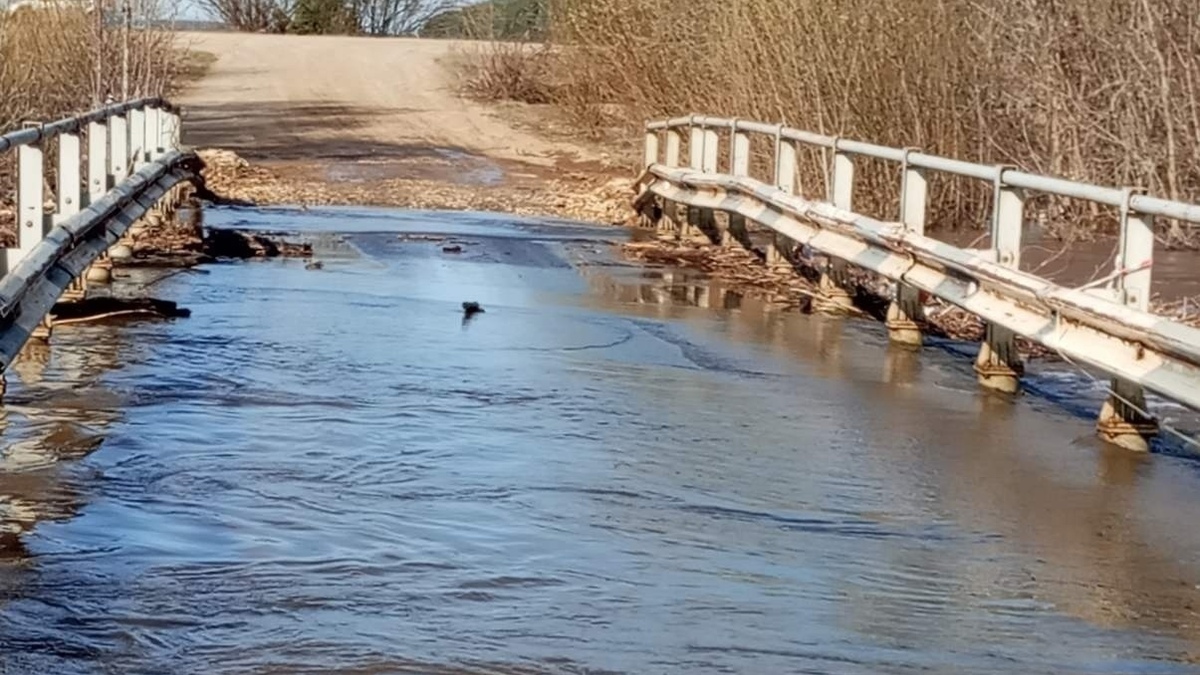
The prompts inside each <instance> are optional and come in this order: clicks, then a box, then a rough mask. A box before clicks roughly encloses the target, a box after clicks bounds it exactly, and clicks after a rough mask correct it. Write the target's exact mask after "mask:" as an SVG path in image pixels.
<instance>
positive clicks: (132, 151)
mask: <svg viewBox="0 0 1200 675" xmlns="http://www.w3.org/2000/svg"><path fill="white" fill-rule="evenodd" d="M129 157H130V161H129V164H130V167H131V171H130V172H131V173H133V172H136V171H137V170H138V169H140V168H142V167H143V166H145V165H146V111H145V110H143V109H141V108H134V109H133V110H130V111H129Z"/></svg>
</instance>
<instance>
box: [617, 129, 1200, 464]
mask: <svg viewBox="0 0 1200 675" xmlns="http://www.w3.org/2000/svg"><path fill="white" fill-rule="evenodd" d="M751 134H760V135H765V136H766V137H767V138H768V139H769V141H770V142H771V144H772V147H773V150H772V154H773V159H774V162H773V166H774V169H773V173H774V175H773V178H772V182H773V184H767V183H764V182H762V181H758V180H755V179H753V178H751V177H750V176H749V173H750V149H751V142H750V137H751ZM685 138H686V139H687V146H688V150H689V157H688V162H687V165H686V166H681V158H680V154H681V150H682V147H683V145H684V139H685ZM723 142H724V143H727V144H728V145H727V146H726V147H722V143H723ZM805 146H813V147H817V148H822V149H824V150H825V151H826V152H827V154H828V156H829V163H828V166H829V169H828V174H827V177H826V186H825V189H824V195H823V198H822V199H820V200H817V199H814V198H812V197H811V196H803V195H802V194H800V193H802V192H803V190H801V187H800V185H799V184H798V181H797V155H798V150H799V149H801V148H803V147H805ZM722 155H724V156H725V157H727V161H728V165H727V166H726V167H724V170H722V167H720V166H718V163H719V161H720V158H721V157H722ZM857 157H869V158H874V159H880V160H886V161H893V162H896V163H898V164H899V165H900V168H901V199H900V214H899V215H900V218H899V220H898V221H886V222H885V221H881V220H877V219H874V218H871V217H868V216H864V215H861V214H858V213H855V212H854V211H853V205H852V203H851V195H852V194H853V186H854V169H855V158H857ZM644 164H645V165H646V167H647V169H646V172H645V173H644V174H643V176H642V177H641V179H639V186H640V187H641V189H642V192H641V196H640V197H639V199H638V201H637V206H638V208H639V209H643V210H645V209H646V207H647V206H649V205H650V204H651V202H652V201H653V199H654V198H658V199H661V200H665V201H666V202H668V203H672V202H673V203H680V204H686V205H687V206H689V207H692V209H700V210H702V211H704V212H710V213H711V212H712V211H721V212H725V213H728V214H730V217H731V220H730V223H729V225H728V226H726V227H732V226H734V225H735V224H736V223H737V222H738V219H743V218H744V219H748V220H750V221H753V222H757V223H759V224H761V225H763V226H765V227H767V228H770V229H771V230H773V231H774V232H775V233H776V235H778V237H779V238H781V239H782V241H783V243H784V244H785V245H787V244H789V243H790V242H795V243H798V244H802V245H806V246H808V247H810V248H811V249H812V250H813V251H816V252H818V253H820V254H822V255H823V256H825V257H827V258H828V259H829V261H830V264H829V266H828V267H827V268H826V270H827V271H826V273H825V274H824V275H823V277H822V283H821V287H822V289H823V290H829V291H832V292H834V293H837V292H839V289H838V286H839V282H840V281H842V280H843V278H844V277H841V276H840V275H839V269H842V270H844V266H845V264H852V265H854V266H857V267H860V268H863V269H866V270H869V271H871V272H874V273H876V274H879V275H881V276H883V277H885V278H887V279H890V280H892V281H895V282H897V297H896V298H895V300H894V301H893V305H892V308H891V310H890V311H889V317H888V328H889V334H890V335H891V336H892V337H893V339H894V340H896V341H898V342H907V343H914V342H915V343H918V344H919V342H920V336H919V332H917V333H916V338H915V339H914V337H913V333H914V330H915V324H914V323H913V322H912V321H911V319H910V317H917V316H918V314H917V313H918V312H920V311H921V308H920V306H919V303H918V302H917V300H916V297H917V294H916V291H925V292H927V293H930V294H932V295H934V296H937V297H939V298H941V299H942V300H944V301H946V302H949V303H951V304H954V305H957V306H959V307H961V308H963V309H966V310H968V311H970V312H972V313H974V314H976V315H978V316H980V317H981V318H983V319H984V320H985V321H986V322H987V325H988V330H987V337H986V339H985V341H984V343H983V344H982V345H981V348H980V354H979V358H978V359H977V362H976V372H977V373H978V375H979V377H980V382H981V383H982V384H983V385H985V386H989V387H993V388H996V389H1001V390H1005V391H1010V392H1011V391H1016V389H1017V382H1018V378H1019V376H1020V375H1021V374H1022V372H1023V367H1022V364H1021V362H1020V358H1019V356H1018V352H1017V349H1016V345H1015V337H1016V336H1017V335H1021V336H1024V337H1026V338H1029V339H1031V340H1033V341H1035V342H1038V343H1040V344H1042V345H1045V346H1047V347H1049V348H1050V349H1053V350H1055V351H1057V352H1058V353H1059V354H1060V355H1062V356H1064V357H1066V358H1068V359H1069V360H1072V361H1074V362H1077V363H1083V364H1088V365H1091V366H1094V367H1096V368H1098V369H1100V370H1102V371H1105V372H1107V373H1109V374H1111V375H1112V376H1113V378H1114V380H1113V387H1112V389H1111V396H1110V400H1109V403H1107V404H1106V406H1105V410H1104V411H1102V413H1101V420H1100V426H1099V428H1100V431H1101V433H1102V435H1104V436H1105V437H1106V438H1107V439H1109V440H1111V441H1113V442H1116V443H1118V444H1121V445H1125V446H1128V447H1135V448H1144V447H1145V439H1146V438H1148V437H1149V436H1152V435H1153V434H1154V433H1155V432H1156V430H1157V426H1156V424H1155V423H1154V421H1153V419H1152V418H1151V417H1150V415H1149V414H1148V413H1147V412H1146V410H1145V408H1146V405H1145V396H1144V392H1143V387H1145V388H1147V389H1150V390H1152V391H1155V392H1157V393H1160V394H1162V395H1163V396H1166V397H1168V398H1171V399H1174V400H1176V401H1179V402H1182V403H1184V404H1187V405H1189V406H1191V407H1193V408H1197V409H1200V330H1196V329H1194V328H1190V327H1188V326H1185V325H1182V324H1178V323H1175V322H1172V321H1169V320H1167V319H1165V318H1163V317H1159V316H1156V315H1154V314H1151V313H1150V312H1149V311H1148V309H1149V300H1150V282H1151V265H1152V261H1153V249H1154V232H1153V227H1154V218H1155V217H1167V218H1174V219H1179V220H1183V221H1187V222H1191V223H1200V205H1195V204H1186V203H1181V202H1173V201H1170V200H1165V199H1159V198H1155V197H1150V196H1147V195H1144V194H1141V193H1140V192H1139V191H1137V190H1134V189H1130V188H1123V189H1118V188H1106V187H1100V186H1095V185H1088V184H1084V183H1078V182H1073V181H1068V180H1062V179H1058V178H1051V177H1046V176H1038V175H1034V174H1030V173H1025V172H1022V171H1018V170H1016V169H1014V168H1012V167H1006V166H985V165H980V164H972V163H969V162H963V161H959V160H954V159H948V158H945V157H938V156H934V155H927V154H924V153H921V152H919V151H917V150H913V149H898V148H889V147H884V146H879V145H872V144H869V143H861V142H857V141H849V140H845V139H841V138H834V137H829V136H824V135H821V134H814V133H810V132H806V131H801V130H798V129H791V128H788V127H784V126H779V125H768V124H762V123H758V122H746V121H742V120H731V119H723V118H716V117H705V116H698V115H692V116H689V117H681V118H676V119H670V120H666V121H660V122H651V123H648V124H647V125H646V135H645V156H644ZM929 171H936V172H942V173H946V174H951V175H954V176H961V177H966V178H973V179H978V180H983V181H988V182H989V183H990V184H991V185H992V187H993V190H994V195H995V198H994V200H993V212H992V219H991V235H992V237H991V247H990V248H989V249H983V250H977V249H976V250H967V249H959V248H956V247H954V246H951V245H949V244H946V243H944V242H939V241H936V240H934V239H931V238H929V237H926V236H924V230H925V218H926V211H927V202H926V200H927V184H928V183H927V173H928V172H929ZM1031 193H1043V194H1051V195H1059V196H1063V197H1070V198H1075V199H1082V200H1088V201H1093V202H1096V203H1100V204H1106V205H1109V206H1114V207H1117V208H1118V209H1119V213H1120V246H1119V250H1118V253H1117V256H1116V259H1115V260H1114V268H1115V269H1114V272H1113V274H1112V275H1110V277H1108V279H1107V286H1106V287H1104V288H1080V289H1071V288H1065V287H1062V286H1059V285H1056V284H1054V283H1053V282H1051V281H1048V280H1046V279H1042V278H1039V277H1037V276H1035V275H1033V274H1029V273H1026V272H1022V271H1019V269H1018V266H1019V262H1020V256H1021V237H1022V230H1023V225H1024V222H1025V218H1024V207H1025V203H1026V201H1027V199H1028V198H1029V195H1030V194H1031ZM711 222H712V224H713V225H715V224H716V221H715V219H711ZM696 224H698V223H688V222H683V223H680V224H679V225H680V227H681V232H682V233H684V234H686V233H687V231H688V229H689V227H691V226H693V225H696ZM721 240H722V241H724V242H729V241H730V238H729V237H728V236H723V237H722V238H721ZM771 248H772V249H775V246H774V245H773V246H772V247H771ZM773 252H774V251H773V250H772V251H769V252H768V258H769V259H770V258H771V254H772V253H773ZM776 255H778V254H777V253H776ZM840 292H841V293H842V297H843V298H845V297H846V295H845V292H844V289H843V290H841V291H840Z"/></svg>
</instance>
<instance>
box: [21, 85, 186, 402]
mask: <svg viewBox="0 0 1200 675" xmlns="http://www.w3.org/2000/svg"><path fill="white" fill-rule="evenodd" d="M85 139H86V143H85V142H84V141H85ZM51 140H53V141H55V145H56V146H57V158H56V162H57V164H56V171H55V175H56V176H57V185H56V186H55V195H56V197H57V203H56V204H55V205H54V206H53V208H51V209H47V208H46V206H45V199H46V195H45V188H44V185H45V179H46V166H45V159H46V158H45V153H46V150H47V146H48V145H49V141H51ZM85 148H86V152H85ZM9 151H15V152H16V153H17V175H16V182H17V189H16V213H15V216H16V227H17V232H16V235H17V241H16V246H14V247H11V248H8V249H7V250H6V251H5V252H4V253H5V255H4V256H3V257H2V258H0V268H2V269H0V272H2V273H3V276H2V277H0V393H2V391H3V379H2V373H3V371H4V370H5V369H7V367H8V365H9V364H10V363H11V362H12V360H13V359H14V358H15V357H16V355H17V353H18V352H19V351H20V349H21V347H22V346H23V345H24V344H25V342H26V340H28V339H29V337H30V336H31V335H35V334H37V332H38V330H39V329H41V330H42V331H43V337H44V338H46V339H48V338H49V326H48V324H47V323H46V322H45V318H46V314H47V312H49V311H50V309H51V308H52V307H53V305H54V303H55V302H56V301H58V300H59V298H60V296H63V294H64V292H65V291H67V290H68V289H74V295H73V296H72V297H82V295H83V293H84V292H85V291H86V285H85V284H84V278H83V275H84V274H85V271H86V270H87V269H88V268H89V266H92V265H93V264H96V265H99V264H100V263H98V262H97V260H98V259H101V258H103V257H104V255H105V253H106V251H107V250H108V249H109V248H110V247H112V246H113V245H114V244H116V243H117V241H118V240H119V239H120V238H121V237H122V236H123V235H124V234H125V233H126V231H127V230H128V229H129V228H130V226H132V225H133V224H134V223H135V222H136V221H138V220H139V219H141V218H143V217H144V216H145V215H146V214H147V213H148V212H149V211H150V210H151V209H152V208H154V207H155V206H156V205H159V204H160V201H161V202H163V204H162V206H164V207H165V206H166V204H167V203H168V202H169V203H170V207H169V208H168V210H170V209H173V208H174V206H175V204H176V202H177V201H178V199H179V198H180V193H179V191H178V190H177V189H176V187H177V186H178V185H179V184H180V183H183V182H185V181H188V180H190V179H192V178H193V177H194V176H195V175H196V172H197V171H198V170H199V160H198V159H197V158H196V156H195V154H193V153H190V152H185V151H183V150H182V149H181V148H180V123H179V115H178V112H177V110H176V108H175V107H174V106H172V105H171V104H170V103H168V102H167V101H165V100H162V99H157V98H148V99H139V100H136V101H128V102H125V103H119V104H116V105H110V106H108V107H105V108H102V109H100V110H96V111H93V112H90V113H87V114H84V115H78V116H75V117H70V118H67V119H63V120H59V121H57V122H53V123H50V124H33V125H27V126H26V128H24V129H21V130H19V131H13V132H11V133H8V134H5V135H3V136H0V154H3V153H5V152H9ZM85 169H86V175H85V174H84V171H85ZM85 178H86V182H85Z"/></svg>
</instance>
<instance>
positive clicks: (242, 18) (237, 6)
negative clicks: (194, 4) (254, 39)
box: [199, 0, 293, 31]
mask: <svg viewBox="0 0 1200 675" xmlns="http://www.w3.org/2000/svg"><path fill="white" fill-rule="evenodd" d="M199 4H200V6H201V7H203V8H204V9H206V10H208V12H209V13H210V14H212V15H214V16H216V17H217V18H219V19H221V20H222V21H224V22H225V23H226V24H227V25H228V26H229V27H230V28H233V29H235V30H241V31H267V30H270V31H277V30H278V25H279V19H280V17H281V16H282V17H287V16H291V14H292V10H293V6H292V0H199Z"/></svg>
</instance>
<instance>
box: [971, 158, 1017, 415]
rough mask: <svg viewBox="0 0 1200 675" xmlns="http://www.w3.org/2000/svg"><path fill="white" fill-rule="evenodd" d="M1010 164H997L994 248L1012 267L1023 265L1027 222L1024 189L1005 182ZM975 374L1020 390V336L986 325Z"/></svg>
mask: <svg viewBox="0 0 1200 675" xmlns="http://www.w3.org/2000/svg"><path fill="white" fill-rule="evenodd" d="M1009 168H1010V167H1007V166H999V167H996V178H995V183H994V197H993V206H992V249H993V250H994V251H995V253H996V262H998V263H999V264H1001V265H1003V266H1005V267H1009V268H1011V269H1019V268H1020V264H1021V232H1022V229H1023V228H1024V224H1025V193H1024V191H1022V190H1020V189H1018V188H1014V187H1012V186H1010V185H1005V184H1004V172H1005V171H1007V170H1009ZM975 374H976V376H977V377H978V379H979V384H980V385H982V386H984V387H986V388H988V389H994V390H996V391H1000V392H1003V393H1006V394H1015V393H1017V392H1018V391H1020V389H1021V376H1022V375H1024V374H1025V365H1024V363H1022V361H1021V354H1020V352H1018V351H1017V336H1016V334H1015V333H1013V332H1012V331H1011V330H1009V329H1007V328H1004V327H1003V326H999V325H997V324H994V323H988V324H986V326H985V327H984V338H983V343H982V344H980V346H979V355H978V357H976V359H975Z"/></svg>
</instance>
